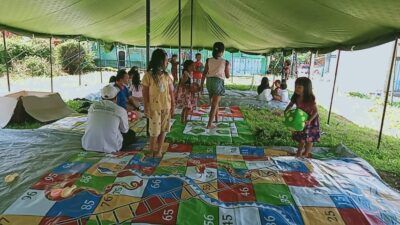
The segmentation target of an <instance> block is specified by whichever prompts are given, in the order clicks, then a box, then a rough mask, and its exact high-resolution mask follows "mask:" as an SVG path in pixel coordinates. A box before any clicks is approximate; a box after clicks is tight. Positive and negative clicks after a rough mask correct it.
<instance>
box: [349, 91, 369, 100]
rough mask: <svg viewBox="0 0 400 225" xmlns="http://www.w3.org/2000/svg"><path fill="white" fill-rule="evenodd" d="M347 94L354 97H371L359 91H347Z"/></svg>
mask: <svg viewBox="0 0 400 225" xmlns="http://www.w3.org/2000/svg"><path fill="white" fill-rule="evenodd" d="M348 95H349V96H351V97H356V98H362V99H371V97H370V96H369V95H366V94H363V93H360V92H349V93H348Z"/></svg>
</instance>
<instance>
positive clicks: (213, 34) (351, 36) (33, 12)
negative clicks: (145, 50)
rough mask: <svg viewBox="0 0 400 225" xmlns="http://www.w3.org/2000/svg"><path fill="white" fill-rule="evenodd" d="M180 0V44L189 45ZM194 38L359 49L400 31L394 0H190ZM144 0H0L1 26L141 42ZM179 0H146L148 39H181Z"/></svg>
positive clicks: (203, 44) (197, 43) (231, 44)
mask: <svg viewBox="0 0 400 225" xmlns="http://www.w3.org/2000/svg"><path fill="white" fill-rule="evenodd" d="M190 2H191V1H190V0H182V9H183V12H182V46H183V47H189V46H190ZM193 2H194V13H193V17H194V22H193V24H194V27H193V46H194V47H195V48H209V47H210V46H211V45H212V44H213V42H215V41H223V42H224V43H225V45H226V47H227V49H228V50H241V51H244V52H249V53H266V52H270V51H271V50H274V49H275V50H282V49H298V50H306V49H307V50H308V49H311V50H320V51H329V50H333V49H336V48H340V49H350V48H353V49H361V48H366V47H370V46H374V45H378V44H381V43H384V42H388V41H390V40H393V39H394V38H395V36H397V35H398V34H399V33H400V13H399V10H400V1H399V0H381V1H377V0H357V1H349V0H334V1H329V0H301V1H299V0H282V1H276V0H218V1H216V0H193ZM145 4H146V1H145V0H101V1H100V0H0V5H1V7H0V28H1V27H2V28H5V29H9V30H11V31H17V32H20V33H21V32H22V33H34V34H37V35H44V36H48V35H53V36H83V37H86V38H90V39H99V40H103V41H105V42H119V43H123V44H129V45H136V46H145V44H146V42H145V40H146V39H145V30H146V10H145V8H146V5H145ZM177 11H178V0H151V45H152V46H172V47H174V46H175V47H176V46H177V45H178V16H177V14H178V13H177Z"/></svg>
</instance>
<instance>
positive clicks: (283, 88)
mask: <svg viewBox="0 0 400 225" xmlns="http://www.w3.org/2000/svg"><path fill="white" fill-rule="evenodd" d="M273 98H274V100H276V101H280V102H285V103H288V102H289V92H288V90H287V84H286V81H285V80H282V83H281V85H280V88H279V89H278V91H277V93H276V94H275V95H274V96H273Z"/></svg>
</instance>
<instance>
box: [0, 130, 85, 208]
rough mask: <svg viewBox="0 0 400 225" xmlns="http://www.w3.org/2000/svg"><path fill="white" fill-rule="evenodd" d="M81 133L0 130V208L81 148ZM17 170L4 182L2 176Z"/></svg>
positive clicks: (12, 200) (8, 203) (7, 204)
mask: <svg viewBox="0 0 400 225" xmlns="http://www.w3.org/2000/svg"><path fill="white" fill-rule="evenodd" d="M81 137H82V135H81V134H74V133H71V132H62V131H57V130H9V129H3V130H0V196H1V197H0V199H1V201H0V212H2V211H4V210H5V208H6V207H8V206H9V205H10V204H11V203H12V202H14V201H15V200H16V199H17V198H18V197H19V196H21V195H22V193H24V191H26V190H27V189H28V188H29V187H30V186H31V185H32V184H33V182H35V181H37V180H38V178H39V177H40V176H42V175H44V174H45V173H46V172H47V171H49V170H51V169H52V168H54V167H56V166H57V165H59V164H61V163H62V162H65V161H66V160H67V159H68V158H70V157H71V156H72V155H74V154H76V153H78V152H80V151H81V150H82V148H81ZM12 173H18V174H19V177H18V178H17V180H15V181H14V182H12V183H10V184H7V183H5V182H4V177H5V176H7V175H8V174H12Z"/></svg>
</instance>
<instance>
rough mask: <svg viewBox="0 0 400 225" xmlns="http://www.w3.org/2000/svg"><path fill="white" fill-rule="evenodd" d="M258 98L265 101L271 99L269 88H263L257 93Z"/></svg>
mask: <svg viewBox="0 0 400 225" xmlns="http://www.w3.org/2000/svg"><path fill="white" fill-rule="evenodd" d="M258 100H260V101H266V102H268V101H271V100H272V95H271V89H269V88H267V89H264V91H263V92H261V94H259V95H258Z"/></svg>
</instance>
